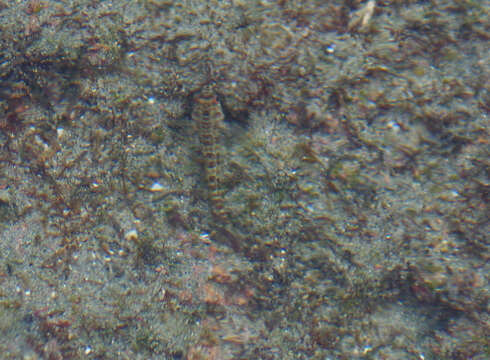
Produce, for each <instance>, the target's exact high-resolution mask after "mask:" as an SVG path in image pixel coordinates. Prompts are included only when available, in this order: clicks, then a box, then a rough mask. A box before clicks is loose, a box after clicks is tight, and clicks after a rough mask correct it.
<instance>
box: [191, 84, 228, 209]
mask: <svg viewBox="0 0 490 360" xmlns="http://www.w3.org/2000/svg"><path fill="white" fill-rule="evenodd" d="M192 119H193V121H194V122H195V124H196V125H197V132H198V134H199V142H200V145H201V154H202V157H203V164H204V170H205V181H206V185H207V188H208V200H209V205H210V208H211V212H212V214H213V216H215V217H218V218H223V217H224V216H225V212H224V210H223V188H222V184H221V182H222V174H221V171H220V170H221V165H222V164H221V163H220V161H221V156H220V148H221V147H222V130H223V128H224V122H223V121H224V114H223V109H222V108H221V104H220V102H219V100H218V98H217V97H216V94H215V93H214V90H213V87H212V85H205V86H204V87H203V88H202V89H201V91H199V92H198V93H197V94H196V95H195V96H194V103H193V111H192Z"/></svg>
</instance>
